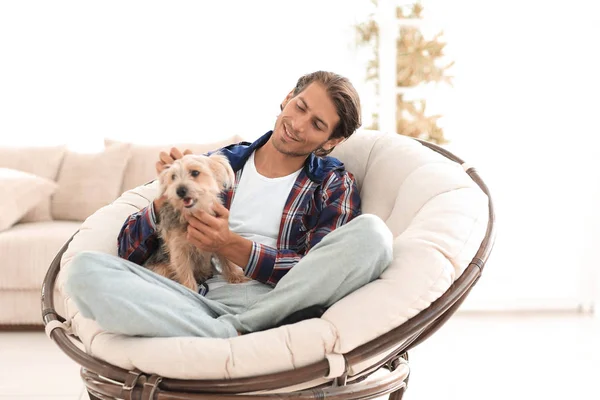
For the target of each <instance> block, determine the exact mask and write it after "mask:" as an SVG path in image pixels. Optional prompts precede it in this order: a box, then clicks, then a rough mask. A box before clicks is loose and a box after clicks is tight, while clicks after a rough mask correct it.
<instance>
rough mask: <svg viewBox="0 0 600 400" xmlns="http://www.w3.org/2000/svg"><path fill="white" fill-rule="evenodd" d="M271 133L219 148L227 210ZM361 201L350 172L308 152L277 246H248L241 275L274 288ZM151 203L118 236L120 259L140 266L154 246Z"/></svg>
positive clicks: (348, 217)
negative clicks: (227, 181) (230, 174)
mask: <svg viewBox="0 0 600 400" xmlns="http://www.w3.org/2000/svg"><path fill="white" fill-rule="evenodd" d="M271 134H272V132H271V131H270V132H267V133H266V134H265V135H263V136H262V137H261V138H259V139H258V140H256V141H255V142H254V143H247V142H242V143H239V144H233V145H230V146H227V147H224V148H222V149H220V150H218V151H219V152H221V154H223V155H225V156H226V157H227V158H228V159H229V162H230V164H231V167H232V168H233V171H234V172H235V173H236V178H235V184H234V186H233V188H231V189H229V190H227V191H225V192H224V199H225V201H224V203H225V207H227V209H229V208H230V206H231V201H232V199H233V196H235V191H236V189H237V185H238V182H239V181H240V178H241V175H242V169H243V167H244V164H245V163H246V161H247V160H248V158H249V157H250V155H251V154H252V152H253V151H255V150H256V149H258V148H260V147H261V146H263V145H264V144H265V143H266V142H267V141H268V140H269V138H270V136H271ZM360 212H361V211H360V197H359V193H358V188H357V187H356V182H355V180H354V177H353V176H352V174H351V173H350V172H348V171H346V170H345V168H344V164H342V163H341V162H340V161H339V160H337V159H335V158H333V157H316V156H314V155H313V154H311V155H310V156H309V157H308V158H307V160H306V162H305V164H304V168H303V169H302V171H301V172H300V174H299V175H298V178H297V179H296V182H295V183H294V186H293V187H292V190H291V192H290V195H289V197H288V199H287V201H286V203H285V206H284V208H283V214H282V215H281V224H280V226H279V236H278V238H277V248H273V247H269V246H266V245H263V244H260V243H257V242H253V244H252V252H251V254H250V259H249V260H248V264H247V265H246V267H245V273H246V276H248V277H250V278H252V279H255V280H257V281H259V282H262V283H266V284H269V285H272V286H275V285H276V284H277V282H278V281H279V280H280V279H281V278H282V277H283V276H284V275H285V274H286V273H287V272H288V271H289V270H290V269H291V268H292V267H293V266H294V265H296V263H297V262H298V261H300V260H301V259H302V257H303V256H304V255H305V254H306V253H307V252H308V251H309V250H310V249H312V248H313V247H314V246H315V245H316V244H317V243H319V242H320V241H321V240H322V239H323V238H324V237H325V235H327V234H328V233H329V232H331V231H333V230H334V229H336V228H339V227H340V226H342V225H344V224H346V223H347V222H349V221H350V220H352V219H353V218H355V217H357V216H358V215H360ZM154 221H155V219H154V210H153V207H152V203H150V206H148V207H146V208H144V209H142V210H141V211H139V212H137V213H135V214H133V215H131V216H130V217H129V218H128V219H127V221H125V224H124V225H123V228H122V229H121V232H120V234H119V239H118V245H119V252H118V253H119V256H120V257H122V258H125V259H127V260H129V261H132V262H135V263H137V264H140V265H141V264H143V263H144V262H145V261H146V260H147V259H148V257H149V256H150V254H152V252H153V251H155V250H156V249H157V248H158V238H157V235H156V226H155V222H154Z"/></svg>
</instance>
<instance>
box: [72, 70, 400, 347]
mask: <svg viewBox="0 0 600 400" xmlns="http://www.w3.org/2000/svg"><path fill="white" fill-rule="evenodd" d="M281 110H282V112H281V114H280V115H279V116H278V118H277V121H276V123H275V127H274V129H273V131H272V132H268V133H267V134H265V135H264V136H262V137H261V138H259V139H258V140H256V141H255V142H254V143H252V144H248V143H241V144H237V145H231V146H227V147H225V148H223V149H221V153H222V154H224V155H226V156H227V157H228V159H229V161H230V163H231V166H232V168H233V170H234V171H235V173H236V183H235V186H234V187H233V188H232V189H231V190H229V191H227V192H226V193H225V195H226V196H225V206H222V205H218V204H217V205H215V208H214V210H215V212H216V216H211V215H209V214H207V213H202V212H198V213H195V214H194V216H193V217H191V218H190V219H189V221H188V222H189V227H188V240H189V241H190V242H191V243H192V244H194V245H195V246H197V247H198V248H200V249H202V250H209V251H212V252H215V253H218V254H220V255H223V256H224V257H225V258H227V259H228V260H230V261H232V262H233V263H235V264H237V265H239V266H241V267H242V268H243V269H244V272H245V274H246V276H248V277H249V278H251V281H249V282H246V283H242V284H229V283H227V282H225V281H224V280H223V279H222V277H220V276H219V275H217V276H215V277H213V278H211V279H209V280H208V281H207V285H205V286H203V287H201V290H200V293H195V292H193V291H191V290H189V289H187V288H186V287H184V286H182V285H180V284H178V283H176V282H174V281H171V280H169V279H167V278H164V277H162V276H159V275H157V274H155V273H153V272H151V271H149V270H147V269H146V268H143V267H141V266H140V265H141V264H143V262H144V261H145V260H147V259H148V257H149V256H150V254H152V252H153V251H154V250H155V249H156V248H157V239H156V233H155V224H156V215H158V212H157V211H158V209H159V208H160V207H161V205H162V202H163V199H160V198H159V199H155V200H154V201H153V202H152V203H151V204H150V206H149V207H147V208H144V209H142V210H141V211H140V212H138V213H136V214H133V215H132V216H130V217H129V219H128V220H127V221H126V222H125V225H124V226H123V228H122V230H121V233H120V235H119V258H117V257H114V256H111V255H107V254H100V253H94V252H83V253H80V254H79V255H77V256H76V257H75V258H74V259H73V261H72V264H71V267H70V269H69V275H68V278H67V284H66V290H67V293H68V294H69V295H70V296H71V297H72V298H73V299H74V300H75V302H76V304H77V306H78V308H79V310H80V311H81V312H82V314H83V315H84V316H85V317H87V318H92V319H95V320H96V321H97V322H98V324H99V325H100V326H101V327H102V328H104V329H105V330H108V331H112V332H117V333H123V334H127V335H140V336H204V337H232V336H235V335H238V334H240V333H248V332H254V331H258V330H264V329H268V328H270V327H273V326H276V325H277V324H279V323H281V321H283V320H284V319H285V318H286V317H288V316H290V315H292V314H293V313H296V312H298V311H301V310H305V309H310V308H311V307H315V306H318V307H323V308H327V307H329V306H331V305H332V304H333V303H335V302H336V301H338V300H339V299H341V298H342V297H344V296H346V295H347V294H348V293H350V292H352V291H354V290H356V289H358V288H359V287H361V286H363V285H365V284H367V283H368V282H370V281H372V280H374V279H376V278H377V277H378V276H379V275H380V274H381V272H382V271H383V270H384V269H385V268H386V267H387V266H388V265H389V263H390V262H391V258H392V236H391V232H390V231H389V230H388V229H387V227H386V226H385V224H384V223H383V222H382V221H381V220H380V219H379V218H378V217H376V216H373V215H360V214H361V209H360V198H359V194H358V189H357V187H356V184H355V181H354V178H353V176H352V175H351V174H350V173H349V172H347V171H346V170H345V169H344V166H343V164H342V163H341V162H340V161H338V160H337V159H335V158H333V157H329V156H327V154H329V153H330V152H331V151H332V150H333V148H334V147H335V146H336V145H337V144H339V143H341V142H342V141H343V140H345V139H346V138H348V137H350V135H352V134H353V133H354V131H355V130H356V129H357V128H358V127H359V126H360V103H359V98H358V94H357V93H356V90H355V89H354V87H353V86H352V85H351V83H350V82H349V81H348V80H347V79H346V78H343V77H341V76H339V75H336V74H333V73H330V72H323V71H318V72H315V73H312V74H308V75H305V76H303V77H301V78H300V79H299V80H298V83H297V85H296V87H295V88H294V89H293V90H292V91H291V92H290V93H289V94H288V95H287V96H286V98H285V99H284V101H283V103H282V104H281ZM181 156H182V154H181V152H180V151H179V150H177V149H172V151H171V154H166V153H161V155H160V159H161V161H159V162H158V163H157V170H159V171H160V170H162V169H163V168H165V165H166V164H169V163H171V162H173V159H177V158H180V157H181ZM207 289H208V290H207Z"/></svg>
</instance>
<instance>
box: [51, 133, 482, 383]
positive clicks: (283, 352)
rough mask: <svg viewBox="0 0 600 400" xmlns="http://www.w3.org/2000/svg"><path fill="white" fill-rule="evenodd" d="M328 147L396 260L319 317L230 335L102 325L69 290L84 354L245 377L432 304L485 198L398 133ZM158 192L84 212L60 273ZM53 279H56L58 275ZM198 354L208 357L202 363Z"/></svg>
mask: <svg viewBox="0 0 600 400" xmlns="http://www.w3.org/2000/svg"><path fill="white" fill-rule="evenodd" d="M334 155H335V156H336V157H338V158H340V159H341V160H342V161H343V162H344V163H345V164H346V166H347V168H348V170H350V171H351V172H353V173H354V174H355V176H356V178H357V181H358V182H359V188H360V190H361V196H362V199H363V211H364V212H366V213H372V214H376V215H378V216H379V217H381V218H382V219H383V220H384V221H385V222H386V223H387V225H388V227H389V228H390V230H391V231H392V232H393V234H394V260H393V262H392V264H391V265H390V266H389V268H388V269H387V270H386V271H385V272H384V274H383V275H382V276H381V278H380V279H377V280H376V281H374V282H372V283H370V284H368V285H366V286H364V287H363V288H361V289H359V290H357V291H356V292H354V293H352V294H350V295H349V296H347V297H345V298H344V299H342V300H341V301H339V302H338V303H336V304H334V305H333V306H332V307H331V308H330V309H329V310H328V311H327V312H326V313H325V314H324V315H323V317H322V318H320V319H316V320H309V321H303V322H300V323H297V324H293V325H289V326H285V327H281V328H277V329H271V330H267V331H264V332H258V333H252V334H249V335H244V336H240V337H235V338H230V339H207V338H177V337H176V338H134V337H126V336H123V335H116V334H112V333H102V332H101V330H100V329H99V327H98V326H97V324H95V323H94V322H93V321H90V320H88V319H85V318H83V317H82V316H81V314H80V313H78V311H77V309H76V307H75V305H74V303H73V301H72V300H71V299H68V298H67V299H66V308H67V317H68V318H69V319H71V320H72V325H73V328H74V330H75V332H76V334H77V335H78V336H79V337H81V338H82V340H83V342H84V343H85V344H86V349H87V350H88V352H90V353H91V354H93V355H94V356H95V357H97V358H100V359H104V360H107V361H109V362H111V363H113V364H115V365H117V366H120V367H122V368H127V369H131V368H134V367H137V368H140V369H142V370H144V371H146V372H148V373H157V374H160V375H162V376H166V377H176V378H177V377H178V378H184V379H215V378H241V377H249V376H256V375H261V374H268V373H272V372H277V371H286V370H292V369H294V368H298V367H301V366H302V365H307V364H311V363H314V362H317V361H321V360H324V359H326V357H327V356H330V357H335V356H336V355H340V354H343V353H346V352H348V351H350V350H352V349H354V348H356V347H357V346H360V345H362V344H364V343H366V342H368V341H370V340H372V339H374V338H377V337H379V336H381V335H382V334H384V333H386V332H389V331H390V330H391V329H393V328H395V327H397V326H400V325H401V324H403V323H404V322H405V321H406V320H407V319H409V318H411V317H412V316H414V315H416V314H417V313H419V312H420V311H421V310H423V309H425V308H426V307H428V306H429V305H430V304H431V302H433V301H434V300H436V299H437V298H439V297H440V296H441V295H442V294H443V293H444V292H445V291H446V290H447V289H448V288H449V287H450V285H451V284H452V283H453V282H454V280H455V279H456V278H457V277H458V276H460V274H461V273H462V272H463V271H464V269H465V268H466V267H467V265H468V264H469V261H470V260H471V259H472V257H473V256H474V255H475V253H476V251H477V249H478V247H479V244H480V243H481V241H482V240H483V238H484V236H485V228H486V225H487V220H488V209H487V205H488V199H487V197H486V196H485V195H484V194H483V192H482V191H481V190H479V189H478V187H477V186H476V185H475V184H474V183H473V182H472V181H471V179H470V178H469V177H468V175H467V174H465V172H464V170H463V168H462V167H461V166H460V165H458V164H455V163H453V162H451V161H449V160H447V159H445V158H444V157H442V156H441V155H438V154H436V153H434V152H432V151H430V150H428V149H426V148H425V147H424V146H422V145H420V144H419V143H417V142H415V141H414V140H412V139H409V138H406V137H402V136H399V135H391V134H379V133H370V132H357V133H356V134H355V135H354V136H353V137H351V138H350V139H349V140H348V141H347V142H345V143H344V144H342V145H340V146H339V147H338V149H336V151H335V153H334ZM156 193H157V184H156V182H155V183H153V184H152V185H148V186H144V187H138V188H136V189H134V190H132V191H130V192H128V193H125V194H124V195H123V196H122V197H121V198H120V199H118V200H117V201H115V203H113V204H111V205H110V206H107V207H105V208H103V209H102V210H100V211H98V212H97V213H96V214H95V215H93V216H92V217H90V218H89V219H88V220H87V221H86V222H85V223H84V227H85V229H82V230H81V231H80V233H79V234H78V235H77V236H76V237H75V238H74V240H73V242H71V245H70V246H69V249H68V250H67V252H66V253H65V255H64V256H63V259H62V267H63V270H62V271H63V272H64V271H66V270H68V268H69V264H70V261H71V260H72V257H73V256H74V255H75V254H76V253H77V252H79V251H81V250H100V251H107V252H109V253H111V254H115V253H116V248H115V245H114V243H115V238H116V236H117V234H118V232H119V229H120V228H121V226H122V224H123V221H124V220H125V218H126V217H127V216H128V215H129V214H131V213H132V212H134V211H137V210H138V209H139V208H142V207H144V206H146V205H147V204H148V203H149V201H150V200H152V199H153V198H154V197H155V196H156ZM59 280H60V282H61V283H60V285H59V286H60V287H62V286H63V283H62V280H63V278H62V275H61V277H59ZM332 341H333V342H332ZM199 359H201V360H204V361H206V362H203V363H202V368H198V360H199ZM364 368H366V364H365V365H360V366H356V368H354V369H353V371H352V372H353V373H358V372H360V369H364Z"/></svg>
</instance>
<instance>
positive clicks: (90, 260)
mask: <svg viewBox="0 0 600 400" xmlns="http://www.w3.org/2000/svg"><path fill="white" fill-rule="evenodd" d="M101 268H103V265H102V262H101V253H98V252H94V251H82V252H80V253H78V254H76V255H75V257H73V259H72V260H71V262H70V265H69V268H68V270H67V277H66V280H65V290H66V291H67V293H68V294H69V295H70V296H72V297H77V296H78V295H79V294H80V293H83V292H85V291H87V290H89V289H90V286H91V285H93V284H94V283H97V282H98V279H97V276H96V272H97V271H98V270H100V269H101Z"/></svg>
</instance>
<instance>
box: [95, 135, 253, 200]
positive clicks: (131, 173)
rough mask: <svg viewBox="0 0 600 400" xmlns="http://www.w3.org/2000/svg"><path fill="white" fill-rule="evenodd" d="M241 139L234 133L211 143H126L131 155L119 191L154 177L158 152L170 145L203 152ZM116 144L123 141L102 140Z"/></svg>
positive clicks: (109, 144)
mask: <svg viewBox="0 0 600 400" xmlns="http://www.w3.org/2000/svg"><path fill="white" fill-rule="evenodd" d="M241 141H242V138H241V137H240V136H237V135H235V136H232V137H230V138H227V139H224V140H220V141H216V142H212V143H176V144H165V145H141V144H134V143H128V144H129V145H130V152H131V156H130V158H129V162H128V163H127V167H126V168H125V173H124V175H123V185H122V186H121V193H124V192H126V191H128V190H130V189H133V188H135V187H138V186H140V185H143V184H144V183H147V182H149V181H151V180H153V179H155V178H156V169H155V164H156V162H157V161H158V154H159V153H160V152H161V151H166V152H169V150H170V148H171V147H177V148H178V149H180V150H181V151H183V150H185V149H190V150H191V151H192V152H193V153H194V154H203V153H206V152H208V151H211V150H216V149H219V148H221V147H225V146H227V145H228V144H231V143H238V142H241ZM116 144H124V143H122V142H118V141H115V140H110V139H105V140H104V145H105V146H107V147H110V146H114V145H116Z"/></svg>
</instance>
